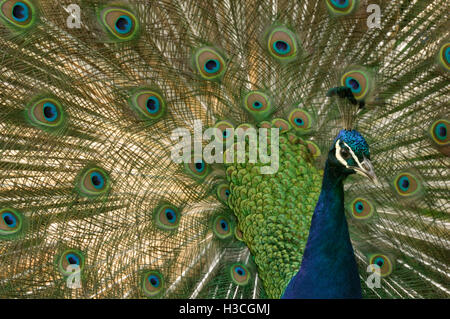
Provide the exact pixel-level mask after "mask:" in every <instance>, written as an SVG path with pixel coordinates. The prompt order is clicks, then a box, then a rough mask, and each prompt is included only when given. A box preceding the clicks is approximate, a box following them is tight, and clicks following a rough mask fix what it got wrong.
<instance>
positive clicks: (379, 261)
mask: <svg viewBox="0 0 450 319" xmlns="http://www.w3.org/2000/svg"><path fill="white" fill-rule="evenodd" d="M369 265H378V266H379V267H380V276H381V277H387V276H389V275H390V274H391V273H392V271H393V269H394V265H393V263H392V261H391V259H390V258H389V257H388V256H386V255H384V254H373V255H370V256H369ZM373 271H374V272H375V269H373Z"/></svg>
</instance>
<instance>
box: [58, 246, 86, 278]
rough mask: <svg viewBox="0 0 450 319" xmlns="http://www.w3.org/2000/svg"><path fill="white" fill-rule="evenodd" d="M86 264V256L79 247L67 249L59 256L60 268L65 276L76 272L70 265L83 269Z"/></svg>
mask: <svg viewBox="0 0 450 319" xmlns="http://www.w3.org/2000/svg"><path fill="white" fill-rule="evenodd" d="M84 264H85V256H84V254H83V252H81V251H80V250H78V249H67V250H65V251H64V252H63V253H62V254H61V255H60V256H59V258H58V269H59V271H60V272H61V274H62V275H63V276H70V275H71V274H73V273H74V271H73V269H71V267H69V266H73V267H77V266H78V267H79V270H80V271H83V269H84Z"/></svg>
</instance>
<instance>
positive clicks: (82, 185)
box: [77, 167, 110, 196]
mask: <svg viewBox="0 0 450 319" xmlns="http://www.w3.org/2000/svg"><path fill="white" fill-rule="evenodd" d="M79 176H80V177H79V181H78V185H77V189H78V191H79V193H80V194H81V195H83V196H99V195H102V194H105V193H107V192H108V190H109V188H110V179H109V175H108V174H107V173H106V171H104V170H103V169H101V168H99V167H91V168H86V169H84V170H83V171H82V172H81V174H80V175H79Z"/></svg>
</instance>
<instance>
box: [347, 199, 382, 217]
mask: <svg viewBox="0 0 450 319" xmlns="http://www.w3.org/2000/svg"><path fill="white" fill-rule="evenodd" d="M348 211H349V212H350V214H351V216H352V217H353V218H355V219H358V220H368V219H370V218H372V216H373V215H374V213H375V211H376V210H375V206H374V205H373V203H372V202H371V201H370V200H368V199H366V198H363V197H356V198H354V199H353V200H352V201H351V202H350V204H349V205H348Z"/></svg>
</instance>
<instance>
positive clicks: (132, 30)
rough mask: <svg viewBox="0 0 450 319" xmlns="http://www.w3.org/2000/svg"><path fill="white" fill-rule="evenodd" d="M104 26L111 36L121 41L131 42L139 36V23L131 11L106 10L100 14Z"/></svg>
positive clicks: (119, 9)
mask: <svg viewBox="0 0 450 319" xmlns="http://www.w3.org/2000/svg"><path fill="white" fill-rule="evenodd" d="M100 18H101V22H102V24H103V26H104V27H105V28H106V30H107V31H108V32H109V33H110V34H111V36H112V37H113V38H114V39H116V40H120V41H129V40H132V39H133V38H135V37H136V36H137V35H138V31H139V21H138V19H137V18H136V16H135V15H134V14H133V13H132V12H131V11H129V10H126V9H123V8H115V7H112V8H105V9H103V10H102V11H101V12H100Z"/></svg>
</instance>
